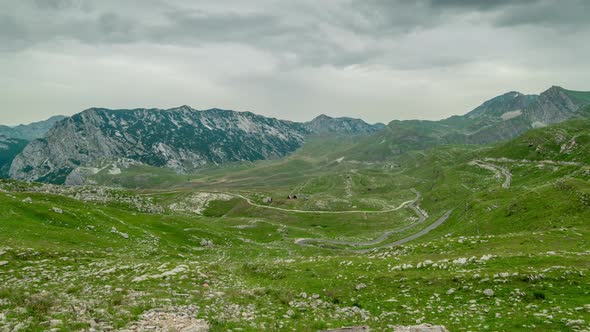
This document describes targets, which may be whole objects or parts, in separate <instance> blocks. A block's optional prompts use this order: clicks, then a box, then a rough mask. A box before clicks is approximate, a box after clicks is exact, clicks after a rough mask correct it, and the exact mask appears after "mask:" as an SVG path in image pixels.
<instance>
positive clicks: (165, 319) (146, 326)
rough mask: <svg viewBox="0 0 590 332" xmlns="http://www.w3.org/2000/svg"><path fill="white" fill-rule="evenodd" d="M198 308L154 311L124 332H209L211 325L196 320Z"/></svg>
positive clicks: (145, 314)
mask: <svg viewBox="0 0 590 332" xmlns="http://www.w3.org/2000/svg"><path fill="white" fill-rule="evenodd" d="M196 314H197V309H196V308H191V307H187V308H181V307H179V308H171V309H169V310H162V309H152V310H150V311H147V312H145V313H143V314H142V315H141V316H140V318H139V320H138V321H137V322H136V323H134V324H132V325H130V326H128V327H127V328H126V329H124V330H123V331H128V332H131V331H134V332H143V331H157V332H167V331H177V332H207V331H209V324H208V323H207V322H206V321H204V320H202V319H197V318H196Z"/></svg>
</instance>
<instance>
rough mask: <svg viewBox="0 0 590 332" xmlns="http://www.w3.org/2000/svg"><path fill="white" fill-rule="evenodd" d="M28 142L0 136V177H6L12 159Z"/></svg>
mask: <svg viewBox="0 0 590 332" xmlns="http://www.w3.org/2000/svg"><path fill="white" fill-rule="evenodd" d="M27 143H28V141H25V140H22V139H18V138H11V137H6V136H4V135H0V177H3V178H4V177H8V170H9V169H10V164H11V163H12V160H13V159H14V157H16V156H17V155H18V154H19V153H20V152H21V151H22V150H23V149H24V148H25V146H27Z"/></svg>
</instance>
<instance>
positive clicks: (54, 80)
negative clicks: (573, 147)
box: [0, 0, 590, 123]
mask: <svg viewBox="0 0 590 332" xmlns="http://www.w3.org/2000/svg"><path fill="white" fill-rule="evenodd" d="M588 12H590V2H588V1H586V0H564V1H552V0H498V1H488V0H473V1H460V0H417V1H405V0H326V1H317V0H300V1H286V0H285V1H282V0H255V1H254V0H253V1H243V0H225V1H212V0H195V1H192V0H168V1H164V0H127V1H115V0H102V1H93V0H21V1H18V2H15V1H11V0H0V70H1V71H2V73H3V79H2V80H0V91H2V92H0V94H2V98H0V109H1V111H0V114H2V117H1V118H0V123H20V122H28V121H33V120H38V119H41V118H44V117H47V116H49V115H52V114H72V113H75V112H78V111H81V110H83V109H85V108H88V107H92V106H103V107H112V108H128V107H172V106H177V105H181V104H190V105H192V106H193V107H195V108H209V107H221V108H231V109H236V110H249V111H253V112H256V113H260V114H264V115H269V116H275V117H280V118H285V119H293V120H308V119H310V118H312V117H314V116H315V115H318V114H320V113H327V114H331V115H336V116H355V117H362V118H364V119H367V120H369V121H382V122H388V121H390V120H392V119H408V118H424V119H437V118H442V117H445V116H448V115H451V114H458V113H465V112H467V111H469V110H470V109H471V108H473V107H475V106H477V104H479V103H480V102H482V101H483V100H484V99H486V98H489V97H493V96H494V95H496V94H500V93H502V92H504V91H509V90H519V91H522V92H526V93H538V92H540V91H541V90H543V89H545V88H547V87H549V86H550V85H553V84H559V85H563V86H565V87H568V88H571V89H582V90H583V89H586V90H590V84H589V83H588V82H587V79H586V77H585V76H587V75H585V73H588V72H590V62H589V61H588V60H587V57H586V56H585V55H586V54H588V51H590V46H588V43H586V42H584V41H586V40H590V20H588V19H587V13H588Z"/></svg>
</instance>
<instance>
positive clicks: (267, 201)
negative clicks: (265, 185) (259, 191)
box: [262, 197, 272, 204]
mask: <svg viewBox="0 0 590 332" xmlns="http://www.w3.org/2000/svg"><path fill="white" fill-rule="evenodd" d="M262 203H264V204H270V203H272V197H264V198H263V199H262Z"/></svg>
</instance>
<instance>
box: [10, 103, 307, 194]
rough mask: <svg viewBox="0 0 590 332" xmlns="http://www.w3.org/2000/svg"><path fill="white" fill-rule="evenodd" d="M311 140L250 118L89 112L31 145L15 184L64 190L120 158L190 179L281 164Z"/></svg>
mask: <svg viewBox="0 0 590 332" xmlns="http://www.w3.org/2000/svg"><path fill="white" fill-rule="evenodd" d="M307 133H308V131H307V130H306V129H305V128H304V127H303V126H302V125H301V124H299V123H294V122H290V121H282V120H277V119H273V118H266V117H263V116H259V115H255V114H253V113H250V112H234V111H227V110H220V109H211V110H206V111H198V110H194V109H192V108H190V107H188V106H182V107H178V108H173V109H168V110H161V109H134V110H109V109H99V108H92V109H89V110H86V111H84V112H81V113H79V114H76V115H74V116H72V117H71V118H69V119H67V120H64V121H61V122H58V123H57V124H56V125H55V126H54V127H53V128H52V129H51V130H50V131H49V132H48V133H47V135H46V136H45V137H44V138H41V139H36V140H34V141H32V142H31V143H30V144H29V145H28V146H27V147H26V148H25V149H24V150H23V151H22V153H21V154H20V155H18V156H17V157H16V158H15V159H14V161H13V163H12V166H11V168H10V176H11V177H12V178H14V179H24V180H35V181H42V182H50V183H64V182H65V179H66V178H68V176H69V175H70V174H71V173H72V172H73V171H74V170H75V169H77V168H78V167H81V166H87V165H92V164H94V163H98V162H100V161H101V160H115V159H120V158H128V159H131V160H134V161H137V162H140V163H143V164H147V165H151V166H157V167H168V168H172V169H174V170H176V171H178V172H187V171H190V170H193V169H196V168H198V167H200V166H203V165H205V164H210V163H213V164H221V163H225V162H231V161H254V160H261V159H269V158H278V157H281V156H284V155H285V154H287V153H289V152H292V151H294V150H295V149H297V148H298V147H300V146H301V145H302V144H303V140H304V135H305V134H307ZM79 180H80V179H78V178H77V175H76V174H73V175H72V176H71V177H70V181H72V182H73V183H76V182H79Z"/></svg>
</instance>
